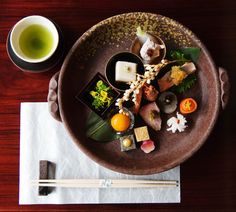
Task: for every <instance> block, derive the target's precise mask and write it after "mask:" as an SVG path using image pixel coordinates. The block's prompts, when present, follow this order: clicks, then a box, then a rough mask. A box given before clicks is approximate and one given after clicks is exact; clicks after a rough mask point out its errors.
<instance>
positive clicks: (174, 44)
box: [58, 12, 220, 175]
mask: <svg viewBox="0 0 236 212" xmlns="http://www.w3.org/2000/svg"><path fill="white" fill-rule="evenodd" d="M138 26H141V27H142V28H145V29H146V31H148V32H149V33H152V34H154V35H157V36H160V37H161V38H162V39H163V41H164V42H165V44H166V46H167V52H168V51H170V50H171V49H178V48H183V47H199V48H200V49H201V54H200V58H199V59H198V63H197V64H196V65H197V74H196V75H197V83H196V84H195V86H194V87H193V88H192V89H190V90H189V91H187V92H186V93H184V95H183V96H181V97H180V96H179V98H184V97H193V98H195V99H196V101H197V102H198V110H197V112H195V113H193V114H191V115H190V116H189V117H187V119H188V128H187V129H186V131H184V132H182V133H175V134H172V132H169V131H167V130H166V128H167V125H166V121H167V119H168V118H169V117H170V116H167V115H162V130H161V131H159V132H157V133H156V132H154V131H152V130H149V133H150V137H151V138H152V140H154V141H155V144H156V149H155V151H153V152H151V153H149V154H145V153H144V152H143V151H142V150H141V149H140V148H138V149H137V150H132V151H129V152H121V150H120V143H119V141H111V142H106V143H103V142H97V141H93V140H91V139H89V138H87V137H86V134H85V131H86V129H85V122H86V119H87V117H88V115H89V113H90V110H89V109H88V108H86V107H85V106H84V105H83V104H82V103H79V102H78V101H76V99H75V96H76V94H77V93H78V92H79V91H80V90H81V89H82V88H83V87H84V86H85V85H86V84H87V83H88V82H89V81H90V79H91V78H92V77H93V76H94V75H95V74H96V73H97V72H100V73H101V74H103V75H105V67H106V63H107V62H108V60H109V58H110V57H111V56H112V55H114V54H116V53H118V52H121V51H129V49H130V46H131V44H132V42H133V40H134V39H135V33H136V28H137V27H138ZM219 92H220V89H219V81H218V74H217V71H216V69H215V66H214V63H213V61H212V59H211V57H210V55H209V53H208V51H207V50H206V48H205V47H204V45H203V44H202V43H201V42H200V41H199V39H198V38H197V37H196V36H195V35H194V34H193V33H192V32H191V31H190V30H189V29H187V28H186V27H184V26H183V25H181V24H179V23H178V22H176V21H174V20H172V19H170V18H167V17H164V16H161V15H156V14H150V13H141V12H138V13H127V14H121V15H117V16H114V17H111V18H108V19H106V20H104V21H102V22H100V23H98V24H97V25H95V26H93V27H92V28H91V29H89V30H88V31H87V32H85V33H84V34H83V35H82V36H81V37H80V38H79V39H78V40H77V42H76V43H75V44H74V46H73V47H72V49H71V50H70V52H69V54H68V55H67V57H66V59H65V61H64V63H63V66H62V69H61V72H60V76H59V90H58V98H59V107H60V113H61V117H62V121H63V124H64V126H65V127H66V129H67V130H68V132H69V134H70V135H71V137H72V138H73V140H74V142H75V143H76V144H77V145H78V147H79V148H80V149H81V150H82V151H83V152H84V153H85V154H86V155H87V156H89V157H90V158H91V159H93V160H94V161H96V162H97V163H99V164H100V165H102V166H105V167H107V168H109V169H112V170H114V171H117V172H121V173H126V174H137V175H143V174H153V173H158V172H162V171H165V170H168V169H170V168H173V167H175V166H177V165H179V164H180V163H182V162H183V161H185V160H186V159H188V158H189V157H190V156H191V155H193V153H195V152H196V151H197V150H198V149H199V148H200V147H201V146H202V144H203V143H204V141H205V140H206V139H207V137H208V135H209V133H210V131H211V130H212V128H213V126H214V123H215V121H216V118H217V115H218V112H219V107H220V104H219V101H220V98H219ZM179 100H180V99H179ZM173 115H176V113H173V114H171V116H173ZM144 125H145V124H144Z"/></svg>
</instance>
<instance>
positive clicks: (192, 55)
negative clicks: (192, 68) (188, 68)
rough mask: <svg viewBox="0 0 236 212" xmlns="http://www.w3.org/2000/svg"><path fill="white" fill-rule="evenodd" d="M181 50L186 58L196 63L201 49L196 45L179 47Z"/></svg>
mask: <svg viewBox="0 0 236 212" xmlns="http://www.w3.org/2000/svg"><path fill="white" fill-rule="evenodd" d="M181 52H182V53H183V54H184V55H185V57H186V58H187V59H190V60H192V61H193V62H194V63H197V61H198V58H199V55H200V52H201V50H200V48H196V47H188V48H183V49H181Z"/></svg>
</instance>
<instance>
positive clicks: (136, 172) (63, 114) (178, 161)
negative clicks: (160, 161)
mask: <svg viewBox="0 0 236 212" xmlns="http://www.w3.org/2000/svg"><path fill="white" fill-rule="evenodd" d="M142 14H143V15H147V16H153V17H155V16H156V17H157V19H158V17H162V18H165V19H167V20H169V21H171V22H173V23H176V24H177V25H178V26H179V27H180V28H184V30H185V32H186V33H187V34H188V36H190V37H192V39H193V40H195V41H196V42H197V43H198V45H199V47H200V48H201V51H202V52H203V53H204V54H205V55H206V59H207V60H208V61H209V63H210V66H211V67H212V75H213V76H214V79H215V82H216V85H215V86H216V88H217V93H216V100H217V102H216V104H215V106H214V111H213V112H212V116H213V118H212V119H211V122H209V125H208V128H207V130H206V131H205V134H203V135H202V139H201V141H199V142H198V143H197V145H196V146H195V147H194V148H193V149H192V150H191V151H189V152H186V153H185V154H183V155H182V157H179V158H178V159H176V160H174V161H172V162H171V163H168V164H167V165H166V166H162V167H159V166H157V167H155V168H151V169H150V168H149V169H146V170H142V169H135V170H132V168H129V169H124V168H122V167H118V166H114V165H113V164H111V163H110V162H109V161H106V160H102V159H101V158H99V157H97V155H96V154H93V153H92V152H90V151H89V150H88V149H87V148H86V147H84V146H83V145H81V144H80V142H79V141H78V140H77V138H76V137H75V136H74V134H73V132H72V130H71V129H70V126H69V124H68V120H67V117H66V111H64V110H63V102H62V99H61V96H62V94H63V91H62V83H63V77H64V75H65V71H66V68H67V66H68V64H69V62H70V60H71V59H72V58H73V53H74V51H75V50H76V49H77V47H78V46H79V45H80V43H82V42H83V41H84V39H86V37H87V36H89V35H90V34H91V33H93V31H94V30H95V29H96V28H97V27H99V26H101V25H103V24H104V22H107V21H109V20H111V19H113V18H117V17H120V16H125V15H142ZM58 88H59V89H58V100H59V108H60V114H61V117H62V122H63V124H64V126H65V128H66V130H67V131H68V133H69V134H70V136H71V138H72V139H73V141H74V142H75V144H76V145H77V146H78V147H79V148H80V149H81V150H82V152H83V153H85V154H86V155H87V156H88V157H90V158H91V159H92V160H94V161H95V162H97V163H98V164H100V165H102V166H104V167H106V168H108V169H111V170H113V171H117V172H121V173H125V174H133V175H146V174H155V173H160V172H163V171H166V170H169V169H171V168H174V167H175V166H177V165H180V164H181V163H183V162H184V161H185V160H187V159H188V158H189V157H191V156H192V155H193V154H194V153H195V152H197V150H199V148H200V147H201V146H202V145H203V144H204V143H205V141H206V140H207V138H208V136H209V135H210V133H211V131H212V129H213V127H214V125H215V123H216V121H217V118H218V114H219V110H220V82H219V76H218V71H217V69H216V66H215V63H214V62H213V59H212V57H211V55H210V53H209V51H208V50H207V49H206V47H205V45H204V44H203V43H202V42H201V41H200V40H199V39H198V37H197V36H196V35H195V34H194V33H193V32H192V31H191V30H189V29H188V28H186V27H185V26H183V25H182V24H180V23H179V22H178V21H175V20H173V19H171V18H169V17H166V16H162V15H159V14H154V13H146V12H132V13H123V14H119V15H115V16H112V17H110V18H107V19H105V20H103V21H101V22H99V23H98V24H96V25H94V26H93V27H91V28H90V29H88V30H87V31H86V32H85V33H84V34H83V35H82V36H81V37H80V38H79V39H78V40H77V41H76V42H75V44H74V45H73V47H72V48H71V50H70V51H69V52H68V54H67V56H66V58H65V60H64V62H63V64H62V67H61V71H60V76H59V86H58Z"/></svg>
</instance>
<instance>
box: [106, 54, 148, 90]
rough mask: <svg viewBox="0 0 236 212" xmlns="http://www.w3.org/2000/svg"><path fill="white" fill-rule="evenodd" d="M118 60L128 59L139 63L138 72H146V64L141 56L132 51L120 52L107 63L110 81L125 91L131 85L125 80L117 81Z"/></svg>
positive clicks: (107, 76)
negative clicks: (124, 81) (116, 68)
mask: <svg viewBox="0 0 236 212" xmlns="http://www.w3.org/2000/svg"><path fill="white" fill-rule="evenodd" d="M117 61H126V62H133V63H137V64H138V65H137V73H138V74H142V75H143V74H144V65H143V62H142V60H141V58H140V57H138V56H137V55H135V54H133V53H130V52H120V53H118V54H115V55H113V56H112V57H111V58H110V59H109V61H108V63H107V65H106V72H105V75H106V78H107V81H108V83H109V84H110V85H111V86H112V87H113V88H115V89H116V90H118V91H121V92H124V91H125V90H126V89H129V85H128V84H127V83H123V82H116V81H115V67H116V62H117Z"/></svg>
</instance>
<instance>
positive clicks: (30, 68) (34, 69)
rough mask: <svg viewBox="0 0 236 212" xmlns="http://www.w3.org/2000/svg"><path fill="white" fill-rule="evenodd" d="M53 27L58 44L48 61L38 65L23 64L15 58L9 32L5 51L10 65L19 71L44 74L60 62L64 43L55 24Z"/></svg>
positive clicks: (61, 34) (23, 62)
mask: <svg viewBox="0 0 236 212" xmlns="http://www.w3.org/2000/svg"><path fill="white" fill-rule="evenodd" d="M54 24H55V23H54ZM55 26H56V28H57V31H58V34H59V43H58V46H57V49H56V51H55V52H54V54H53V55H52V56H51V57H50V58H49V59H47V60H46V61H44V62H40V63H29V62H25V61H23V60H22V59H20V58H19V57H17V55H16V54H15V53H14V51H13V49H12V47H11V45H10V36H11V31H10V32H9V33H8V36H7V41H6V49H7V54H8V56H9V58H10V59H11V61H12V63H13V64H14V65H15V66H17V67H18V68H19V69H21V70H22V71H26V72H31V73H40V72H45V71H48V70H49V69H51V68H53V67H54V66H55V65H56V64H57V63H58V62H59V61H60V60H61V58H62V56H63V54H64V50H65V42H64V37H63V33H62V31H61V29H60V28H59V27H58V26H57V25H56V24H55Z"/></svg>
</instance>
